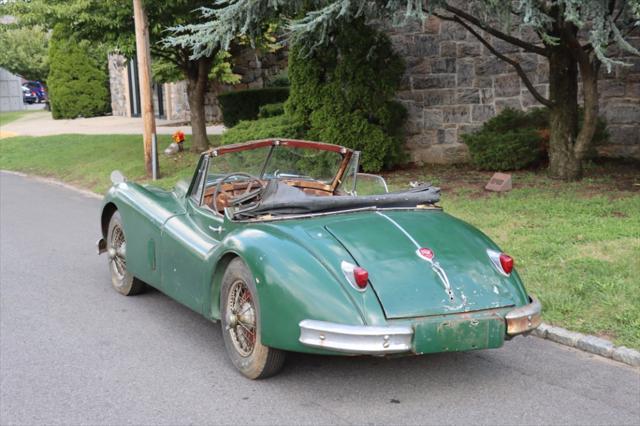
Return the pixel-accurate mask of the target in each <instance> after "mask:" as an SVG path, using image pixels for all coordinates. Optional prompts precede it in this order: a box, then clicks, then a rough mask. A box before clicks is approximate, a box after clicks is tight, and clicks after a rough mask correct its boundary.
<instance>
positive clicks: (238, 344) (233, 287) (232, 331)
mask: <svg viewBox="0 0 640 426" xmlns="http://www.w3.org/2000/svg"><path fill="white" fill-rule="evenodd" d="M220 317H221V319H220V323H221V325H222V335H223V337H224V345H225V348H226V349H227V354H228V355H229V358H230V359H231V362H232V363H233V365H234V366H235V367H236V368H237V369H238V371H240V372H241V373H242V374H243V375H244V376H246V377H248V378H249V379H265V378H267V377H270V376H273V375H275V374H277V373H278V372H279V371H280V370H281V369H282V366H283V365H284V360H285V352H284V351H282V350H279V349H275V348H270V347H268V346H265V345H263V344H262V343H261V339H260V337H261V324H260V303H259V300H258V291H257V289H256V285H255V282H254V280H253V276H252V275H251V272H250V271H249V268H247V266H246V265H245V263H244V262H243V261H242V259H240V258H236V259H234V260H232V261H231V263H229V266H228V267H227V270H226V271H225V273H224V276H223V278H222V289H221V297H220Z"/></svg>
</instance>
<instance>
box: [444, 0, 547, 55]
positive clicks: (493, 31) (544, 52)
mask: <svg viewBox="0 0 640 426" xmlns="http://www.w3.org/2000/svg"><path fill="white" fill-rule="evenodd" d="M443 8H444V9H445V10H446V11H448V12H450V13H452V14H453V15H454V16H455V17H460V18H463V19H464V20H466V21H468V22H470V23H471V24H473V25H475V26H476V27H478V28H480V29H482V30H484V31H486V32H488V33H489V34H491V35H492V36H494V37H497V38H499V39H501V40H504V41H506V42H507V43H511V44H513V45H515V46H518V47H519V48H521V49H524V50H526V51H527V52H532V53H536V54H538V55H541V56H549V53H548V52H547V50H546V49H544V48H542V47H540V46H536V45H535V44H531V43H527V42H526V41H523V40H520V39H519V38H517V37H513V36H510V35H509V34H505V33H503V32H502V31H498V30H496V29H495V28H493V27H491V26H490V25H487V24H485V23H484V22H482V21H481V20H480V19H478V18H476V17H474V16H472V15H470V14H468V13H467V12H465V11H464V10H460V9H458V8H456V7H453V6H450V5H448V4H447V5H445V6H443Z"/></svg>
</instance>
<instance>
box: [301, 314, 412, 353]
mask: <svg viewBox="0 0 640 426" xmlns="http://www.w3.org/2000/svg"><path fill="white" fill-rule="evenodd" d="M412 338H413V329H412V328H411V327H410V326H382V327H380V326H370V325H344V324H336V323H333V322H326V321H315V320H303V321H300V343H302V344H304V345H306V346H311V347H314V348H322V349H328V350H331V351H336V352H346V353H349V354H368V355H385V354H393V353H402V352H409V351H410V350H411V340H412Z"/></svg>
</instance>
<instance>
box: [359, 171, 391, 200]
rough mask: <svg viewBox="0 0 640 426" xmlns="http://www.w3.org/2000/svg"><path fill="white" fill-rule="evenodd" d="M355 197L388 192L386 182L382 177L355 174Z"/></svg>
mask: <svg viewBox="0 0 640 426" xmlns="http://www.w3.org/2000/svg"><path fill="white" fill-rule="evenodd" d="M355 192H356V193H355V195H379V194H386V193H387V192H389V187H388V186H387V182H386V181H385V180H384V178H383V177H382V176H378V175H372V174H369V173H358V174H356V191H355Z"/></svg>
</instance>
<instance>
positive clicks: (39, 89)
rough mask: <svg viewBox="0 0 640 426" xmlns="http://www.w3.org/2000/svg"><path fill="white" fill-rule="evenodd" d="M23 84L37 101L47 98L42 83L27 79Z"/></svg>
mask: <svg viewBox="0 0 640 426" xmlns="http://www.w3.org/2000/svg"><path fill="white" fill-rule="evenodd" d="M23 86H26V87H27V88H28V89H29V90H31V91H32V92H33V93H35V95H36V97H37V101H38V102H45V101H46V100H47V89H45V87H44V84H42V83H40V82H39V81H27V82H25V83H24V84H23Z"/></svg>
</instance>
